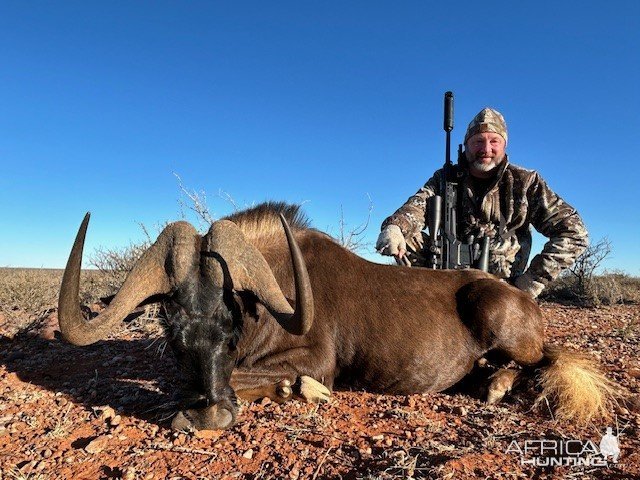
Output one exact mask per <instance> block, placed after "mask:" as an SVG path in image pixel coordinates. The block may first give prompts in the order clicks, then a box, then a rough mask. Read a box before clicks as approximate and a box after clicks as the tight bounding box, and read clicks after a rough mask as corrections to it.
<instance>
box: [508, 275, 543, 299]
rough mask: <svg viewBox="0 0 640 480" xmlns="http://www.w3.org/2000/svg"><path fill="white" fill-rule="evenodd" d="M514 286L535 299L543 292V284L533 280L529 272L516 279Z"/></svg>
mask: <svg viewBox="0 0 640 480" xmlns="http://www.w3.org/2000/svg"><path fill="white" fill-rule="evenodd" d="M514 284H515V286H516V287H518V288H519V289H520V290H522V291H523V292H527V293H528V294H529V295H531V297H532V298H537V297H538V295H540V294H541V293H542V291H543V290H544V284H542V283H540V282H538V281H536V280H534V279H533V276H532V275H531V274H530V273H529V272H525V273H523V274H522V275H520V276H519V277H518V278H516V281H515V282H514Z"/></svg>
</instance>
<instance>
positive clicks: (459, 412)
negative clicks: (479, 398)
mask: <svg viewBox="0 0 640 480" xmlns="http://www.w3.org/2000/svg"><path fill="white" fill-rule="evenodd" d="M453 413H455V414H456V415H460V416H461V417H464V416H466V415H467V409H466V408H464V407H462V406H460V405H458V406H457V407H454V408H453Z"/></svg>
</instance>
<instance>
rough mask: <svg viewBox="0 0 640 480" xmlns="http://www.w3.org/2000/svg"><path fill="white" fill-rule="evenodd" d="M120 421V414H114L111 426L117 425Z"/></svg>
mask: <svg viewBox="0 0 640 480" xmlns="http://www.w3.org/2000/svg"><path fill="white" fill-rule="evenodd" d="M121 421H122V417H121V416H120V415H116V416H115V417H113V418H112V419H111V422H110V423H111V426H112V427H117V426H118V425H120V422H121Z"/></svg>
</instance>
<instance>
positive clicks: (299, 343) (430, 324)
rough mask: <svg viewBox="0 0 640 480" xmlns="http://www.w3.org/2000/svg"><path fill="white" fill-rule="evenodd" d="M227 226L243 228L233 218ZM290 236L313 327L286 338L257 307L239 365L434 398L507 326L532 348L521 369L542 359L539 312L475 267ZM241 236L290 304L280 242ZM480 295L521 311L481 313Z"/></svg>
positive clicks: (304, 233)
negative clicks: (383, 261)
mask: <svg viewBox="0 0 640 480" xmlns="http://www.w3.org/2000/svg"><path fill="white" fill-rule="evenodd" d="M230 220H231V221H235V222H238V225H240V228H241V229H242V226H243V221H242V214H240V215H239V216H237V217H236V216H231V217H230ZM294 231H296V240H297V242H298V244H299V246H300V248H301V251H302V253H303V256H304V258H305V262H306V265H307V270H308V272H309V278H310V280H311V285H312V289H313V292H314V305H315V320H314V323H313V326H312V327H311V330H310V331H309V332H308V333H307V334H306V335H304V336H302V337H299V336H295V335H291V334H288V333H286V332H284V331H283V330H282V329H281V328H280V327H279V326H278V324H277V323H276V322H275V321H273V320H272V319H270V318H268V314H266V312H265V311H264V309H263V308H262V307H261V306H260V305H259V304H258V305H256V306H255V308H257V312H258V316H259V320H258V321H256V320H255V318H253V319H245V321H244V331H243V335H242V337H241V340H240V342H239V345H238V353H239V359H240V361H239V363H238V367H239V368H243V369H248V370H251V369H255V370H262V369H274V368H278V369H280V370H281V371H282V372H283V373H288V374H292V376H296V375H308V376H311V377H313V378H315V379H318V380H321V381H322V382H323V383H324V384H325V385H327V386H329V387H332V386H333V383H334V381H335V380H336V379H337V380H339V381H344V382H345V383H348V384H349V385H356V386H361V387H365V388H368V389H370V390H374V391H381V392H390V393H400V394H407V393H418V392H428V391H440V390H443V389H446V388H447V387H449V386H451V385H453V384H454V383H456V382H457V381H459V380H460V379H461V378H462V377H463V376H464V375H465V374H467V373H468V372H469V371H470V370H471V369H472V367H473V365H474V362H475V361H476V360H477V359H478V358H480V357H481V356H482V355H483V353H485V352H486V351H487V350H489V349H492V348H498V347H500V346H502V342H503V339H502V340H501V337H502V332H503V331H504V329H505V328H508V326H511V327H510V328H511V331H512V333H513V334H515V336H516V338H518V337H519V340H521V341H524V342H529V343H534V344H535V347H537V356H536V355H534V356H533V357H532V358H531V359H527V360H528V361H527V363H535V362H537V361H539V360H540V359H541V358H542V353H541V349H542V339H541V335H542V319H541V315H540V312H539V309H538V308H537V306H536V305H535V303H534V302H533V301H531V300H530V299H528V298H527V297H526V296H525V294H524V293H522V292H520V291H518V290H516V289H515V288H513V287H510V286H509V285H507V284H505V283H504V282H501V281H499V280H497V279H495V277H493V276H491V275H489V274H486V273H483V272H480V271H476V270H465V271H435V270H427V269H419V268H403V267H397V266H392V265H380V264H376V263H372V262H368V261H366V260H364V259H362V258H360V257H358V256H357V255H355V254H353V253H352V252H350V251H348V250H347V249H345V248H343V247H341V246H340V245H338V244H337V243H336V242H335V241H334V240H332V239H331V238H330V237H328V236H327V235H325V234H323V233H321V232H318V231H315V230H312V229H298V230H294ZM248 233H249V234H248V235H247V238H248V240H249V241H250V242H252V243H254V245H256V247H257V248H258V249H259V250H260V251H261V252H262V254H263V255H264V257H265V259H266V260H267V262H268V263H269V265H270V267H271V270H272V271H273V273H274V276H275V277H276V279H277V281H278V283H279V284H280V286H281V288H282V290H283V292H284V293H285V295H286V296H287V297H288V298H293V294H294V287H293V273H292V270H291V267H290V262H288V261H287V260H286V258H287V245H286V242H285V241H284V238H282V236H281V235H280V236H265V237H267V238H264V237H263V238H261V237H260V236H256V237H254V238H252V237H251V234H250V232H248ZM494 284H496V285H497V286H494ZM483 292H487V293H488V294H490V295H491V297H492V299H493V301H494V302H497V303H506V304H513V303H516V304H518V305H519V306H520V308H515V309H514V308H513V307H512V308H510V309H508V310H507V311H503V310H501V309H494V311H489V310H488V309H487V308H486V305H485V304H487V303H490V302H489V301H488V300H487V299H484V296H483V295H484V293H483ZM500 297H503V298H502V299H500ZM504 297H509V298H508V299H507V298H504ZM508 314H511V316H510V318H505V316H506V315H508ZM265 317H267V318H265ZM492 328H493V330H492Z"/></svg>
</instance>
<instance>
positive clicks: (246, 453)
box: [242, 448, 253, 460]
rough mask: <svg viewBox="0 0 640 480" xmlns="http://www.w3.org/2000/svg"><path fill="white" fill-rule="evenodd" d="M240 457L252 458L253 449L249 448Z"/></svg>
mask: <svg viewBox="0 0 640 480" xmlns="http://www.w3.org/2000/svg"><path fill="white" fill-rule="evenodd" d="M242 458H246V459H247V460H251V459H252V458H253V449H251V448H250V449H249V450H247V451H246V452H244V453H243V454H242Z"/></svg>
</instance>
